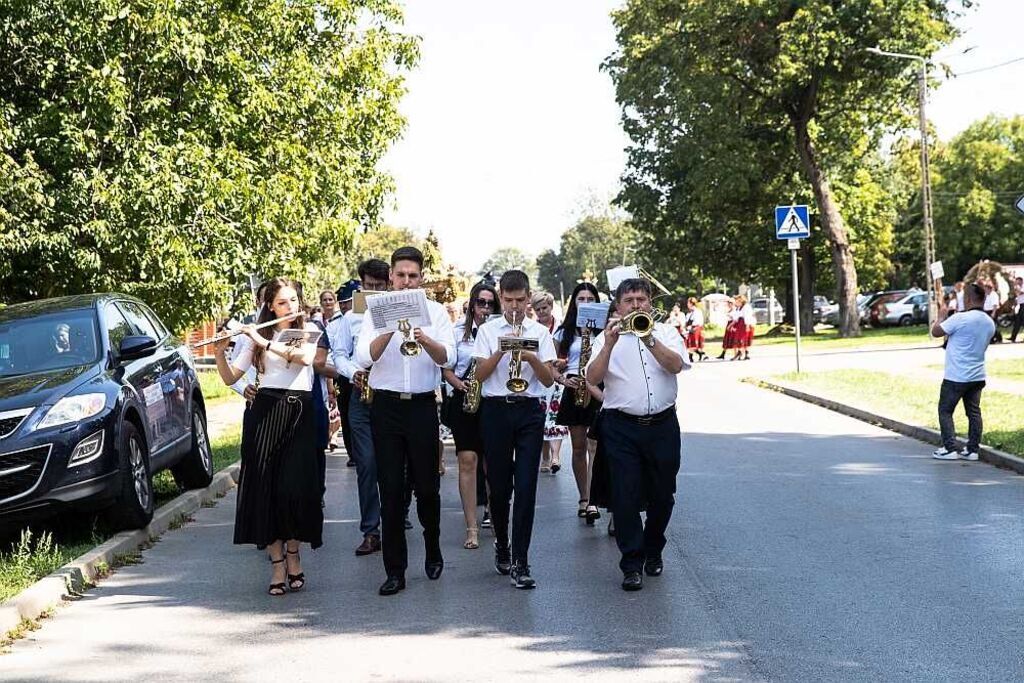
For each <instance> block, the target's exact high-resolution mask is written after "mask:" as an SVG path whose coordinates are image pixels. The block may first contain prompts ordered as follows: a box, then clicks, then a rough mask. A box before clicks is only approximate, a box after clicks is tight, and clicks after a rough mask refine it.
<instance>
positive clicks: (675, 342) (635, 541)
mask: <svg viewBox="0 0 1024 683" xmlns="http://www.w3.org/2000/svg"><path fill="white" fill-rule="evenodd" d="M637 310H642V311H647V312H650V310H651V285H650V283H649V282H648V281H647V280H644V279H640V278H631V279H628V280H624V281H622V282H621V283H620V284H619V286H618V287H617V288H616V290H615V312H616V314H617V317H615V318H614V319H612V320H610V321H609V325H608V328H607V329H606V330H605V331H604V332H603V333H601V335H600V336H598V338H597V339H596V340H595V342H594V355H593V357H592V358H591V360H590V363H589V364H588V365H587V379H588V380H589V381H590V382H592V383H594V384H600V383H601V382H604V417H603V420H602V422H601V434H600V439H601V441H602V443H603V445H604V448H605V452H606V453H607V454H608V465H609V468H610V472H611V484H612V513H613V514H614V515H615V541H616V543H618V546H619V552H621V553H622V559H621V560H620V562H619V568H620V569H622V573H623V580H622V588H623V590H627V591H634V590H640V589H641V588H643V576H642V575H641V570H643V571H645V572H646V573H647V575H648V576H660V575H661V573H662V570H663V568H664V563H663V561H662V557H661V554H662V550H664V548H665V529H666V528H668V523H669V520H670V519H671V517H672V507H673V506H674V504H675V499H674V494H675V491H676V475H677V474H678V473H679V461H680V447H681V443H680V441H681V439H680V434H679V420H678V418H677V417H676V393H677V388H678V385H677V382H676V375H677V374H678V373H679V372H681V371H682V370H683V369H684V368H686V367H689V366H688V363H687V362H686V360H685V358H686V353H685V351H684V350H683V344H682V340H681V339H680V337H679V334H677V333H676V331H675V330H674V329H672V328H671V327H670V326H668V325H666V324H664V323H655V325H654V331H653V332H652V333H651V334H650V335H648V336H646V337H638V336H636V335H633V334H624V333H622V332H621V331H620V327H621V325H620V320H621V318H622V317H623V316H625V315H627V314H629V313H631V312H633V311H637ZM644 501H646V503H647V524H646V526H645V525H643V524H642V523H641V521H640V510H641V507H642V506H643V504H644Z"/></svg>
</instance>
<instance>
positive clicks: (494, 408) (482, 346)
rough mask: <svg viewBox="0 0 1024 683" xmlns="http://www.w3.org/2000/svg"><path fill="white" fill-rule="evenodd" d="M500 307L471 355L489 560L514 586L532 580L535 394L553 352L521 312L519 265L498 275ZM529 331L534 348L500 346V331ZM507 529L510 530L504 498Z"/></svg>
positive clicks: (540, 413) (539, 428) (549, 378)
mask: <svg viewBox="0 0 1024 683" xmlns="http://www.w3.org/2000/svg"><path fill="white" fill-rule="evenodd" d="M499 297H500V299H501V308H502V311H503V314H504V315H502V316H501V317H499V318H495V319H494V320H490V321H488V322H486V323H484V324H483V325H481V326H480V327H479V328H477V335H476V342H475V343H474V346H473V357H474V358H476V359H477V365H476V379H477V381H478V382H480V389H481V390H480V395H481V400H480V432H481V436H482V437H483V440H484V460H485V462H486V465H487V467H486V468H485V471H486V473H487V483H488V484H489V485H490V497H489V501H490V508H491V525H492V528H493V529H494V535H495V537H496V540H495V541H494V568H495V570H496V571H497V572H498V573H499V574H503V575H508V576H510V577H511V579H512V585H513V586H515V587H516V588H520V589H530V588H533V587H535V586H536V585H537V584H536V581H535V580H534V579H533V576H532V574H531V571H530V562H529V551H530V540H531V537H532V535H533V517H534V509H535V507H536V501H537V473H538V471H539V470H540V453H541V448H542V447H543V445H544V408H543V406H542V405H541V400H542V399H543V397H544V396H545V394H546V392H547V388H548V387H550V386H551V385H552V384H553V383H554V381H555V380H554V375H553V373H552V370H551V364H552V363H553V362H554V361H555V358H556V357H557V356H556V355H555V344H554V342H553V341H552V340H551V333H550V332H549V331H548V328H547V326H546V325H542V324H540V323H538V322H537V321H536V320H534V319H532V318H528V317H527V306H529V304H530V279H529V277H527V275H526V273H524V272H523V271H521V270H508V271H505V274H504V275H502V276H501V281H500V282H499ZM513 336H517V337H520V338H523V339H535V340H536V347H537V348H536V351H528V350H521V351H518V352H516V351H511V352H509V351H503V350H502V349H501V338H502V337H513ZM512 353H519V354H520V356H519V359H520V361H521V362H520V363H519V364H518V367H517V372H518V379H519V380H520V383H521V384H522V385H523V386H524V387H525V389H523V390H522V391H513V390H512V389H511V388H510V386H509V381H510V380H511V379H512V367H511V361H512V357H511V355H510V354H512ZM510 500H511V501H512V532H511V537H510V534H509V501H510Z"/></svg>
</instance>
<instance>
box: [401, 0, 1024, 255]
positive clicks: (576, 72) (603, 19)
mask: <svg viewBox="0 0 1024 683" xmlns="http://www.w3.org/2000/svg"><path fill="white" fill-rule="evenodd" d="M621 4H622V2H621V0H546V1H544V2H540V1H538V0H518V2H515V3H496V2H481V1H480V0H407V1H406V2H405V12H406V21H405V30H406V31H407V32H409V33H412V34H415V35H418V36H420V38H421V46H420V48H421V61H420V64H419V66H418V67H417V68H416V69H415V70H414V71H413V72H412V73H410V74H409V76H408V79H407V87H408V90H409V92H408V94H407V95H406V96H405V98H404V99H403V101H402V105H401V110H402V113H403V114H404V115H405V116H406V118H407V119H408V128H407V130H406V132H405V134H404V136H403V138H402V139H401V140H400V141H399V142H398V143H397V144H396V145H395V147H394V149H393V150H392V151H391V152H390V153H389V154H388V156H387V157H386V158H385V161H384V164H383V165H384V168H386V169H387V170H388V171H390V172H391V173H392V174H393V175H394V177H395V182H396V185H397V191H396V194H395V197H394V206H393V207H392V208H391V209H390V210H389V211H388V212H387V214H386V220H387V221H388V222H389V223H391V224H393V225H400V226H406V227H410V228H413V229H415V230H417V231H419V232H420V233H422V234H425V233H426V232H427V230H428V229H433V230H434V231H435V233H436V234H437V235H438V237H439V238H440V241H441V248H442V251H443V253H444V256H445V259H446V260H447V261H448V262H450V263H453V264H454V265H456V266H457V267H459V268H460V269H464V270H476V269H477V268H479V266H480V265H481V264H482V263H483V261H484V260H485V259H486V258H487V257H488V256H489V255H490V254H491V253H492V252H493V251H494V250H496V249H498V248H501V247H509V246H517V247H520V248H522V249H524V250H525V251H527V252H529V253H531V254H537V253H539V252H541V251H542V250H544V249H548V248H553V249H557V247H558V241H559V237H560V236H561V234H562V233H563V232H564V231H565V230H566V229H568V228H570V227H572V225H573V223H574V219H575V218H576V217H578V215H579V213H580V207H581V206H583V205H584V204H586V203H587V202H589V201H591V199H592V198H597V199H599V200H600V199H610V198H611V197H613V196H614V195H615V194H616V192H617V191H618V187H619V177H620V176H621V174H622V171H623V169H624V167H625V163H626V156H625V151H624V150H625V148H626V146H627V145H628V142H629V141H628V139H627V138H626V136H625V134H624V133H623V132H622V129H621V126H620V124H619V120H620V112H619V108H618V105H617V104H616V103H615V92H614V88H613V87H612V83H611V79H610V78H609V77H608V75H607V74H606V73H603V72H601V71H600V69H599V66H600V64H601V62H602V61H603V60H604V59H605V58H606V57H607V56H608V55H610V54H611V53H612V52H613V51H614V50H615V32H614V29H613V27H612V24H611V19H610V18H609V15H610V12H611V11H612V10H613V9H615V8H617V7H619V6H620V5H621ZM959 25H960V26H961V28H962V29H963V31H964V35H963V36H962V37H961V38H960V39H958V40H957V41H956V42H955V43H954V44H952V45H951V46H950V47H948V48H946V49H944V50H942V51H941V52H940V53H939V54H938V55H936V61H939V62H942V63H944V64H947V65H948V66H949V67H950V68H951V69H952V70H953V71H954V72H955V73H958V74H963V75H959V76H956V77H954V78H952V79H950V80H948V81H945V82H944V83H943V84H942V85H941V86H940V87H939V89H938V90H937V91H934V92H933V93H932V94H931V96H930V99H929V102H928V116H929V119H930V120H931V121H932V122H933V124H934V125H935V127H936V129H937V130H938V132H939V135H940V137H942V138H943V139H948V138H950V137H952V136H954V135H955V134H956V133H957V132H959V131H961V130H963V129H964V128H965V127H967V126H968V125H969V124H970V123H971V122H973V121H975V120H977V119H980V118H982V117H984V116H985V115H987V114H988V113H990V112H991V113H999V114H1004V115H1013V114H1022V113H1024V60H1022V61H1018V62H1016V63H1014V64H1010V65H1007V66H1003V67H1000V68H996V69H991V70H987V71H983V72H979V73H972V74H968V73H966V72H968V71H971V70H974V69H983V68H986V67H989V66H992V65H996V64H1000V63H1002V62H1006V61H1009V60H1013V59H1016V58H1022V57H1024V41H1022V40H1021V36H1020V32H1021V29H1022V27H1024V0H980V1H979V2H976V3H975V5H974V7H973V8H972V9H970V10H968V11H967V13H966V16H965V17H964V18H963V19H962V20H960V22H959ZM881 47H883V48H884V47H886V46H884V45H883V46H881ZM968 48H973V49H970V50H969V51H968V52H966V53H964V52H963V51H964V50H966V49H968ZM1022 189H1024V188H1022Z"/></svg>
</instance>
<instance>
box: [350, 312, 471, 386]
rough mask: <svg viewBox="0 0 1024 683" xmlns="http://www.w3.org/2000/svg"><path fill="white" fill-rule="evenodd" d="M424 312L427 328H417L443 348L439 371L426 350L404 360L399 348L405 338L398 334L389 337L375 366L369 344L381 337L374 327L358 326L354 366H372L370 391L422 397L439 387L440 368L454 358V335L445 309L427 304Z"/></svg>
mask: <svg viewBox="0 0 1024 683" xmlns="http://www.w3.org/2000/svg"><path fill="white" fill-rule="evenodd" d="M427 311H428V312H429V313H430V324H429V325H421V326H420V327H421V328H422V330H423V333H424V334H426V335H427V336H428V337H430V338H431V339H433V340H434V341H436V342H437V343H439V344H441V345H442V346H443V347H444V351H445V357H444V361H443V362H442V363H441V364H440V367H439V365H438V364H437V363H435V362H434V359H433V358H431V357H430V355H429V354H428V353H427V352H426V350H420V353H419V354H417V355H415V356H403V355H402V352H401V346H402V342H403V341H405V337H404V336H403V335H402V333H401V332H395V333H394V334H393V335H391V340H390V341H389V342H388V345H387V346H386V347H385V349H384V353H382V354H381V356H380V358H379V359H378V360H377V362H376V363H375V362H374V361H373V359H372V358H371V357H370V342H372V341H373V340H374V339H376V338H377V337H379V336H380V335H381V333H380V332H378V331H377V330H375V329H374V328H373V325H361V329H360V330H359V342H358V343H357V344H356V351H355V362H356V364H357V365H359V366H360V367H361V368H370V366H371V365H372V366H373V367H372V368H370V387H371V388H373V389H384V390H386V391H397V392H399V393H403V394H423V393H426V392H428V391H434V390H435V389H437V387H438V386H439V385H440V384H441V367H443V366H447V365H448V364H449V363H451V362H452V360H453V359H454V358H455V335H454V334H453V332H452V321H451V319H450V318H449V317H448V312H447V311H445V310H444V306H442V305H441V304H439V303H437V302H436V301H429V300H428V301H427Z"/></svg>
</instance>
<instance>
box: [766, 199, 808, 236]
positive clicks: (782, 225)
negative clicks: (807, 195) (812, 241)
mask: <svg viewBox="0 0 1024 683" xmlns="http://www.w3.org/2000/svg"><path fill="white" fill-rule="evenodd" d="M810 236H811V221H810V219H809V213H808V210H807V206H806V205H798V206H776V207H775V237H777V238H778V239H780V240H789V239H804V238H806V237H810Z"/></svg>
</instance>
